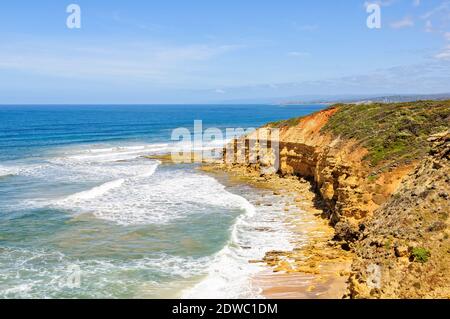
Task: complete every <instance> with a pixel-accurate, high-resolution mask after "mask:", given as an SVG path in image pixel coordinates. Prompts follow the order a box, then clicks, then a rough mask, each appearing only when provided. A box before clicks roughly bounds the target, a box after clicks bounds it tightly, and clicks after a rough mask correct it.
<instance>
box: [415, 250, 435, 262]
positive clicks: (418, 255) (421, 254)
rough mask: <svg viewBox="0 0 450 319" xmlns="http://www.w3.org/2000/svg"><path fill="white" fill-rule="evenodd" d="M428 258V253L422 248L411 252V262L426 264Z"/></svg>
mask: <svg viewBox="0 0 450 319" xmlns="http://www.w3.org/2000/svg"><path fill="white" fill-rule="evenodd" d="M430 256H431V254H430V252H429V251H428V250H426V249H425V248H423V247H416V248H414V249H413V250H412V253H411V257H412V258H413V260H414V261H417V262H420V263H426V262H427V261H428V258H430Z"/></svg>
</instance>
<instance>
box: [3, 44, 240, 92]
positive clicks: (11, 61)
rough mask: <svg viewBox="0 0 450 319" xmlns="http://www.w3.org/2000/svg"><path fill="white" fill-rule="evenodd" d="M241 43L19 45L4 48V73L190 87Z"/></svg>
mask: <svg viewBox="0 0 450 319" xmlns="http://www.w3.org/2000/svg"><path fill="white" fill-rule="evenodd" d="M239 48H241V46H239V45H211V44H192V45H179V46H168V45H161V44H155V43H121V44H120V45H118V46H116V47H114V48H110V47H109V46H108V45H102V44H101V43H95V44H93V43H82V44H79V45H78V44H65V45H61V44H60V42H47V43H40V42H31V41H30V42H26V43H25V42H17V43H11V42H9V43H7V44H6V43H5V44H0V69H4V70H15V71H19V72H23V73H35V74H41V75H48V76H53V77H60V78H91V79H110V80H111V79H113V78H116V79H124V78H127V79H129V80H130V81H134V80H139V81H146V82H148V83H152V84H156V85H158V84H167V83H173V82H174V81H178V82H182V83H190V82H192V81H193V80H194V79H195V80H198V79H200V78H201V70H202V68H203V67H204V66H205V65H206V64H207V63H210V62H212V61H213V60H214V59H215V58H218V57H220V56H222V55H224V54H227V53H229V52H232V51H235V50H238V49H239Z"/></svg>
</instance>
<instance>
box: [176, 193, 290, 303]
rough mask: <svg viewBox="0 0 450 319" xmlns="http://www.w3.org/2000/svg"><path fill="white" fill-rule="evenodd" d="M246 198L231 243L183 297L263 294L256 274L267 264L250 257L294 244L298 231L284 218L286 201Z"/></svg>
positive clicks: (287, 249)
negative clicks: (257, 203) (255, 202)
mask: <svg viewBox="0 0 450 319" xmlns="http://www.w3.org/2000/svg"><path fill="white" fill-rule="evenodd" d="M245 201H246V202H247V203H246V204H244V206H245V207H246V211H247V212H246V213H245V214H243V215H241V216H239V217H238V219H237V220H236V223H235V224H234V226H233V229H232V233H231V239H230V241H229V243H228V244H227V245H226V246H225V247H224V248H223V249H222V250H221V251H220V252H218V253H217V254H216V255H215V256H214V258H213V261H212V262H211V263H210V265H209V268H208V270H207V275H206V276H205V278H204V279H203V280H202V281H201V282H200V283H198V284H197V285H195V286H194V287H192V288H190V289H188V290H185V291H184V292H183V293H182V298H193V299H203V298H261V297H262V296H261V295H260V291H259V288H258V287H255V286H253V284H252V278H253V277H254V276H255V275H256V274H258V273H259V272H260V271H262V270H263V266H262V265H260V264H254V263H249V261H250V260H261V259H262V258H263V257H264V255H265V253H266V252H267V251H271V250H286V251H289V250H291V249H293V248H294V246H293V244H292V242H293V240H294V239H293V236H294V235H293V233H292V232H290V231H289V229H287V227H286V225H285V224H284V222H283V218H282V216H283V202H282V201H280V202H278V203H273V204H272V205H273V206H270V207H265V206H259V207H258V208H255V207H254V206H253V205H252V204H251V203H250V202H248V201H247V200H245ZM243 203H244V202H243Z"/></svg>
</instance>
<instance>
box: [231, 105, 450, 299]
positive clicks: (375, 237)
mask: <svg viewBox="0 0 450 319" xmlns="http://www.w3.org/2000/svg"><path fill="white" fill-rule="evenodd" d="M446 103H447V102H446ZM419 104H420V103H419ZM403 107H404V106H403ZM423 107H424V108H426V107H430V106H429V105H425V106H423ZM394 110H400V111H398V112H403V111H402V108H398V109H395V108H394ZM427 110H428V109H427ZM446 110H447V109H446V108H444V107H442V108H439V105H436V106H434V109H432V110H431V111H430V112H441V115H439V116H438V117H435V118H436V119H438V120H439V121H441V122H440V125H437V127H447V129H448V125H447V124H446V123H448V121H447V120H446V119H444V120H442V119H443V118H445V117H447V119H450V117H448V114H447V113H446V112H447V111H446ZM338 111H339V110H338V109H337V107H335V108H329V109H326V110H324V111H322V112H318V113H315V114H312V115H310V116H307V117H305V118H302V119H300V120H299V121H298V122H289V123H287V124H288V125H285V126H283V125H279V126H276V128H277V129H279V139H278V140H277V143H278V145H279V154H274V153H273V152H260V153H258V155H257V157H258V160H259V161H258V162H257V163H255V164H251V161H248V160H249V159H250V157H251V156H249V154H250V152H249V147H248V146H250V145H256V146H257V147H256V148H257V151H259V150H258V147H259V146H260V144H261V145H263V144H270V143H267V142H264V141H262V140H263V139H264V138H265V137H267V136H270V134H271V133H267V132H266V131H270V130H271V129H272V128H273V127H271V126H270V125H269V126H267V127H264V128H261V129H259V130H257V131H256V132H255V133H253V134H251V135H249V136H246V137H245V140H241V141H240V143H241V145H245V146H247V147H244V150H243V151H242V149H241V151H239V150H237V148H236V150H237V153H238V154H239V155H238V156H237V157H241V158H245V159H246V160H247V162H245V163H235V164H233V165H235V166H236V165H238V166H244V170H245V171H247V172H249V171H252V172H259V174H261V177H264V176H265V175H267V174H278V175H281V176H287V177H288V176H299V177H302V178H307V179H309V180H310V181H311V182H312V184H313V185H314V188H315V191H316V194H317V203H316V204H317V205H320V206H321V207H322V208H325V209H324V211H325V212H326V213H325V216H324V217H325V218H328V219H329V220H330V223H331V225H332V226H334V229H335V236H334V243H336V242H337V243H339V244H340V245H341V247H343V248H344V249H346V250H352V251H353V252H354V254H355V255H356V257H355V259H354V261H353V264H352V271H351V274H350V277H349V281H348V283H349V286H348V293H347V295H346V296H347V297H351V298H398V297H400V298H417V297H438V298H450V292H449V291H450V282H449V281H450V259H449V256H450V242H449V232H448V216H449V213H450V210H449V209H450V180H449V175H450V167H449V156H450V133H449V132H447V131H446V132H444V133H441V134H438V135H434V136H432V137H431V138H430V139H429V140H428V143H431V144H432V147H431V151H430V152H429V154H428V155H426V149H427V146H426V145H428V144H427V143H426V142H424V143H421V144H420V149H418V148H417V145H416V146H415V147H413V148H412V149H411V151H412V152H413V151H418V150H420V151H422V150H424V153H423V155H421V156H418V157H414V158H415V159H414V158H413V159H411V160H408V161H396V160H395V159H392V158H390V159H389V160H387V161H385V162H381V163H379V164H378V166H377V165H373V164H371V162H370V161H367V160H366V158H367V157H366V155H368V154H369V152H368V150H366V149H365V148H364V147H362V146H361V145H363V143H361V140H359V141H357V140H352V139H349V138H347V139H341V138H340V137H339V136H337V135H332V133H325V132H327V130H325V129H323V128H324V127H325V125H327V123H328V122H331V121H330V119H331V118H333V116H334V115H335V114H336V113H337V112H338ZM414 112H420V111H417V110H416V111H414ZM414 112H413V113H411V114H412V115H410V116H414V114H416V113H414ZM381 115H383V116H386V115H385V114H382V113H380V114H379V116H381ZM416 115H417V114H416ZM417 118H418V119H423V117H421V116H417ZM431 118H433V117H431ZM333 119H334V118H333ZM416 120H417V119H416ZM409 121H411V119H410V118H405V119H403V122H402V123H403V124H404V123H406V124H408V123H410V122H409ZM417 121H418V120H417ZM429 121H430V120H429V119H428V120H425V122H423V123H422V122H421V124H417V123H416V124H417V125H416V124H415V125H416V126H414V129H411V131H413V132H415V133H414V134H422V135H423V132H422V133H419V132H420V130H421V128H423V127H425V128H427V129H430V128H431V127H432V125H431V124H430V122H429ZM293 123H294V124H293ZM387 123H389V124H386V122H385V123H384V125H390V124H391V123H390V122H387ZM350 124H351V123H349V125H350ZM403 124H402V125H403ZM340 125H342V124H340ZM353 125H354V124H353ZM422 125H423V126H422ZM430 125H431V126H430ZM408 127H409V126H408V125H405V127H404V128H402V129H398V130H399V131H398V132H393V133H392V134H393V135H389V136H387V138H388V140H384V143H386V142H387V143H389V142H391V141H392V140H389V139H393V140H394V141H395V140H396V138H397V137H398V136H400V135H401V134H410V133H408V132H406V131H400V130H405V129H406V130H409V129H408ZM389 129H391V130H392V127H389ZM424 131H425V130H424ZM328 132H329V131H328ZM390 134H391V133H390ZM410 136H411V135H410ZM413 136H417V135H413ZM426 136H429V135H426ZM385 137H386V136H385ZM366 138H367V137H366ZM369 138H371V137H369ZM374 139H376V136H375V137H374ZM425 139H426V138H425ZM415 142H416V143H417V140H415ZM238 143H239V142H237V143H236V144H238ZM380 145H381V146H379V147H380V149H381V151H384V150H386V149H387V148H385V147H384V144H382V143H381V144H380ZM393 146H394V147H395V146H396V145H395V144H390V145H389V147H391V149H392V147H393ZM372 151H373V150H372ZM239 152H240V153H239ZM416 153H417V152H416ZM372 155H373V153H372ZM252 156H253V157H255V155H254V154H253V155H252ZM253 159H254V158H253ZM274 164H278V165H275V166H276V167H277V169H276V170H270V169H268V168H269V167H271V166H273V165H274ZM386 168H387V169H386Z"/></svg>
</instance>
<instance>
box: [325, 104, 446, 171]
mask: <svg viewBox="0 0 450 319" xmlns="http://www.w3.org/2000/svg"><path fill="white" fill-rule="evenodd" d="M334 107H337V108H338V111H337V112H336V113H335V114H334V115H333V116H332V117H331V118H330V120H329V121H328V123H327V124H326V125H325V126H324V128H323V129H322V130H323V131H324V132H327V133H332V134H333V135H335V136H341V137H343V138H346V139H354V140H357V141H358V142H359V143H360V144H361V145H362V146H364V147H365V148H367V150H368V154H367V156H366V157H365V160H367V161H369V162H370V164H371V165H372V166H377V165H379V164H382V163H384V162H388V163H394V162H398V163H401V162H408V161H411V160H414V159H418V158H420V157H422V156H423V155H425V154H426V153H427V151H428V143H427V138H428V137H429V136H430V135H431V134H435V133H439V132H442V131H445V130H448V129H450V100H449V101H417V102H408V103H385V104H384V103H372V104H359V105H356V104H338V105H335V106H334Z"/></svg>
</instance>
